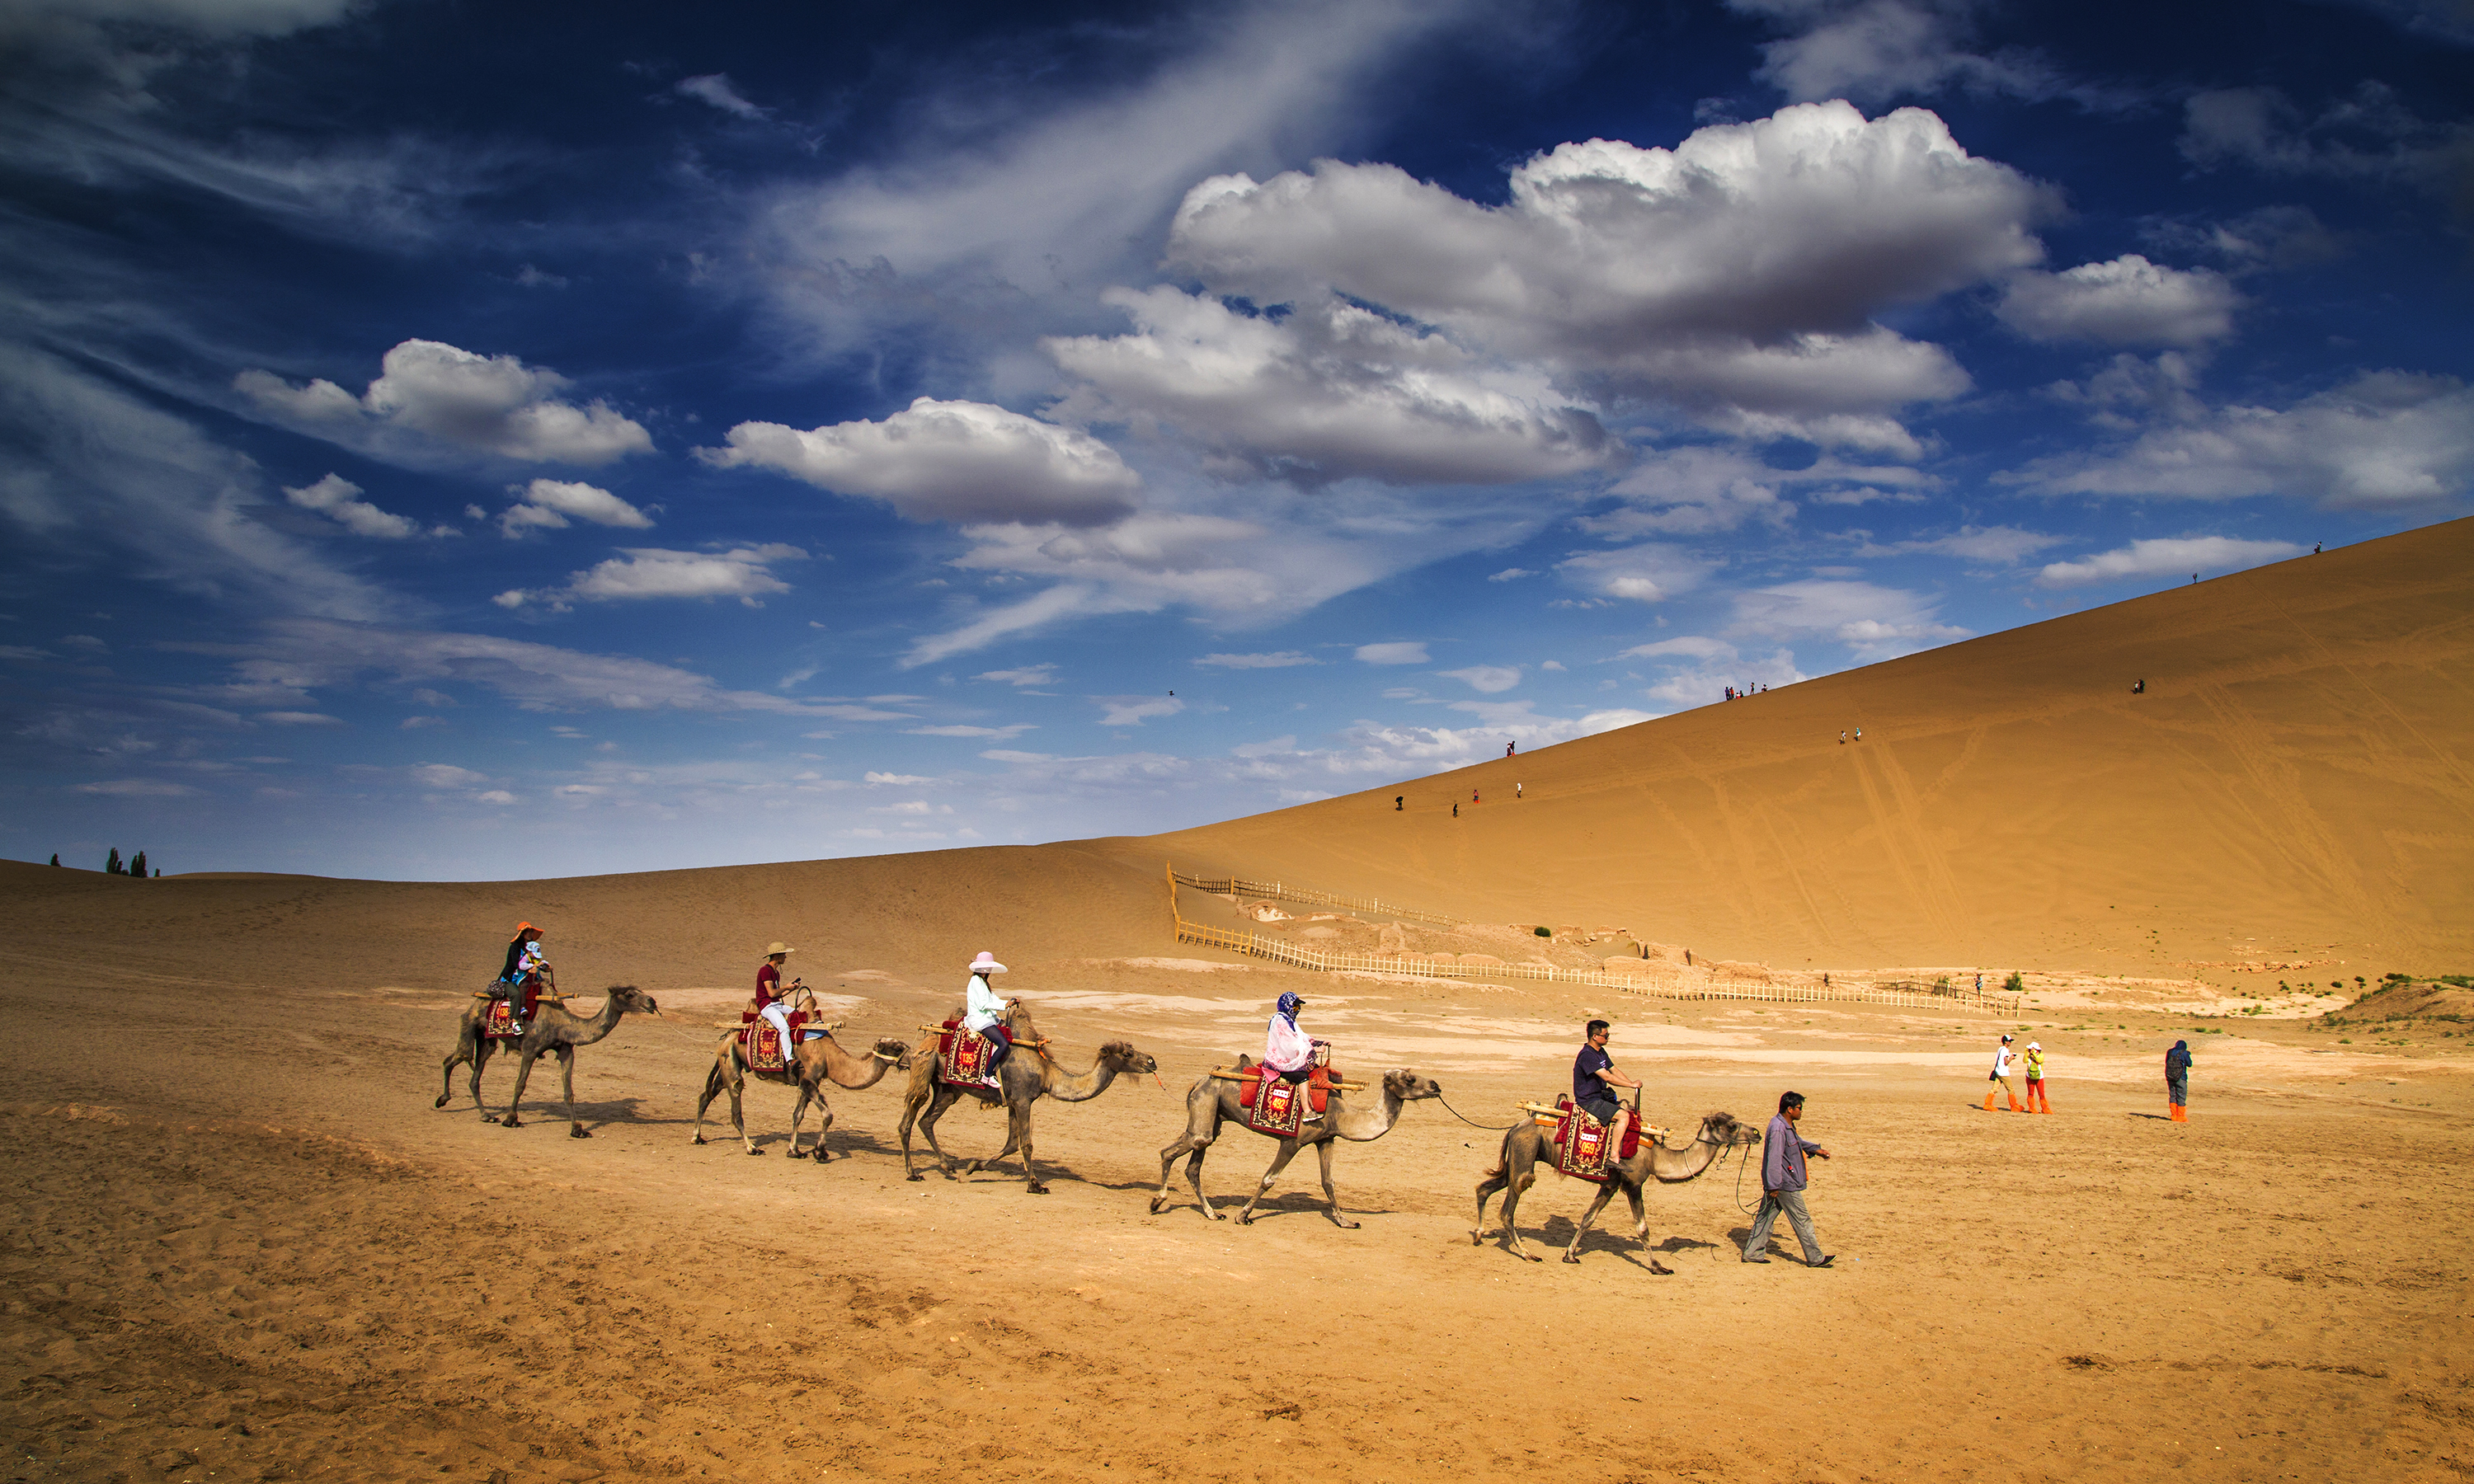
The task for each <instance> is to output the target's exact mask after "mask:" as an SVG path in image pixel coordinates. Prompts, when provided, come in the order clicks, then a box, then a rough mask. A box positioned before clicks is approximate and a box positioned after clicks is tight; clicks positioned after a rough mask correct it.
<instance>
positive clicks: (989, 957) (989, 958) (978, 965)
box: [971, 948, 1006, 974]
mask: <svg viewBox="0 0 2474 1484" xmlns="http://www.w3.org/2000/svg"><path fill="white" fill-rule="evenodd" d="M1005 971H1006V967H1005V966H1004V965H1003V964H1000V963H998V962H997V956H996V955H995V954H993V953H990V952H988V951H987V950H986V949H984V948H983V949H982V950H981V951H980V956H979V957H978V958H975V959H973V960H971V972H973V973H975V974H1001V973H1004V972H1005Z"/></svg>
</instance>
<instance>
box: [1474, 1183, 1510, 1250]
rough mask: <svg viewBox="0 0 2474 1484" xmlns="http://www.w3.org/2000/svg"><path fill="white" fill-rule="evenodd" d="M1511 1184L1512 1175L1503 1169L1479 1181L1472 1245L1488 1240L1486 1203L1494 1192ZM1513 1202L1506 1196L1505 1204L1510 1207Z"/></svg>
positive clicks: (1475, 1245) (1481, 1243) (1476, 1245)
mask: <svg viewBox="0 0 2474 1484" xmlns="http://www.w3.org/2000/svg"><path fill="white" fill-rule="evenodd" d="M1507 1167H1508V1165H1507ZM1511 1184H1512V1176H1511V1175H1510V1174H1509V1173H1507V1172H1506V1170H1501V1169H1499V1170H1495V1171H1493V1172H1492V1173H1491V1174H1489V1175H1488V1176H1487V1177H1486V1178H1485V1179H1484V1180H1481V1181H1479V1182H1478V1183H1477V1225H1476V1226H1473V1227H1471V1228H1469V1245H1470V1246H1471V1247H1478V1246H1482V1245H1484V1244H1485V1242H1486V1203H1487V1202H1489V1201H1491V1200H1493V1199H1494V1193H1495V1192H1496V1191H1497V1190H1500V1189H1502V1188H1503V1187H1504V1186H1506V1185H1511ZM1511 1204H1512V1201H1511V1198H1510V1197H1508V1196H1507V1197H1505V1199H1504V1205H1505V1206H1506V1207H1507V1208H1508V1207H1510V1206H1511Z"/></svg>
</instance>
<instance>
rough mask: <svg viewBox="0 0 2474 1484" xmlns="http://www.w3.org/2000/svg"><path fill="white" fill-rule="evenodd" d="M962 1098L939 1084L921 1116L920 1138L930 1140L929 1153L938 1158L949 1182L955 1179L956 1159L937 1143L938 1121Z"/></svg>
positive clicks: (938, 1164) (938, 1163) (940, 1168)
mask: <svg viewBox="0 0 2474 1484" xmlns="http://www.w3.org/2000/svg"><path fill="white" fill-rule="evenodd" d="M961 1096H962V1094H961V1092H960V1090H959V1089H955V1088H949V1087H946V1086H945V1085H943V1084H942V1083H939V1084H937V1086H936V1090H935V1091H934V1093H932V1094H931V1095H930V1097H929V1099H928V1111H927V1112H926V1113H922V1114H920V1115H919V1136H920V1137H922V1138H925V1139H926V1140H928V1152H929V1153H930V1154H933V1155H934V1156H935V1157H936V1166H937V1168H938V1169H939V1170H940V1171H941V1172H942V1173H943V1174H944V1176H945V1178H946V1179H948V1180H951V1179H952V1178H953V1177H954V1157H953V1156H952V1155H949V1154H947V1153H946V1152H945V1147H944V1146H943V1145H942V1144H939V1143H937V1142H936V1120H937V1119H939V1118H942V1117H943V1116H945V1111H946V1110H947V1109H949V1108H951V1107H953V1106H954V1105H955V1103H957V1102H958V1101H960V1099H961ZM910 1178H911V1179H912V1180H917V1179H918V1178H919V1177H918V1176H916V1175H913V1176H911V1177H910Z"/></svg>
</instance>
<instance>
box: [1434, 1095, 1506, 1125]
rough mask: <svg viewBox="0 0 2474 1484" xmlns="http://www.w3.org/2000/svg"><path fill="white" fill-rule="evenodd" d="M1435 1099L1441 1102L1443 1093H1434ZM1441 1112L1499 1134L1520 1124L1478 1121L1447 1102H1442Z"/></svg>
mask: <svg viewBox="0 0 2474 1484" xmlns="http://www.w3.org/2000/svg"><path fill="white" fill-rule="evenodd" d="M1435 1101H1436V1102H1438V1103H1443V1094H1441V1093H1437V1094H1436V1095H1435ZM1443 1112H1445V1113H1450V1114H1451V1115H1452V1116H1453V1117H1455V1118H1458V1119H1459V1120H1461V1121H1462V1122H1463V1123H1466V1124H1467V1125H1468V1126H1469V1127H1470V1128H1473V1129H1484V1130H1485V1131H1486V1132H1488V1133H1489V1134H1500V1133H1502V1132H1503V1131H1504V1130H1506V1129H1516V1128H1518V1127H1520V1125H1519V1124H1517V1123H1505V1124H1492V1123H1480V1122H1478V1121H1477V1120H1476V1119H1475V1118H1472V1117H1470V1116H1469V1115H1468V1114H1467V1113H1463V1112H1461V1111H1460V1110H1459V1109H1457V1108H1454V1107H1453V1106H1452V1105H1451V1104H1449V1103H1443Z"/></svg>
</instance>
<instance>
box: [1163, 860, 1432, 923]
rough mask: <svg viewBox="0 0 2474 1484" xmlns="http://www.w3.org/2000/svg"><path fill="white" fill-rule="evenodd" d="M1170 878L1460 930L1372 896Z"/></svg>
mask: <svg viewBox="0 0 2474 1484" xmlns="http://www.w3.org/2000/svg"><path fill="white" fill-rule="evenodd" d="M1168 878H1169V880H1170V882H1171V883H1173V884H1175V885H1184V886H1190V887H1193V888H1194V889H1195V890H1196V891H1198V892H1211V893H1215V894H1218V895H1222V896H1230V897H1260V898H1264V899H1265V900H1268V901H1297V902H1305V903H1308V904H1310V905H1312V906H1317V907H1340V908H1343V909H1345V910H1346V911H1349V912H1371V913H1373V914H1374V915H1375V916H1377V917H1387V918H1407V919H1408V920H1409V921H1411V922H1432V923H1434V924H1435V925H1437V926H1439V927H1457V926H1459V925H1460V920H1459V919H1458V918H1447V917H1442V916H1439V915H1437V914H1435V913H1432V912H1420V911H1419V910H1418V909H1417V908H1415V907H1403V906H1400V905H1398V904H1397V903H1395V902H1388V901H1378V900H1376V899H1375V898H1371V897H1334V896H1333V895H1332V894H1331V893H1329V892H1317V891H1311V890H1309V889H1307V888H1305V887H1302V886H1290V885H1288V884H1286V883H1285V882H1280V881H1249V880H1247V879H1246V878H1245V877H1243V876H1193V875H1187V874H1185V873H1184V872H1182V871H1178V870H1176V869H1175V868H1173V867H1172V868H1171V869H1170V871H1169V874H1168Z"/></svg>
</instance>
